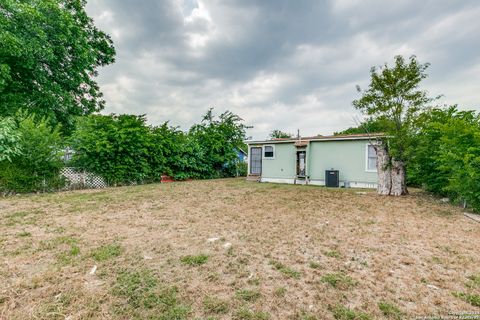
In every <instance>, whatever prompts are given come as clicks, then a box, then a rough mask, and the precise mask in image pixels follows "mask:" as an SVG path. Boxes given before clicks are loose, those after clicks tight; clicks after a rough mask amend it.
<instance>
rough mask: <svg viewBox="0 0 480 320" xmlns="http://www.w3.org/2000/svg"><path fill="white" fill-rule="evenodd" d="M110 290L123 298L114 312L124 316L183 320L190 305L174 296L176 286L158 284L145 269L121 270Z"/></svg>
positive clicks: (175, 294) (188, 311) (187, 313)
mask: <svg viewBox="0 0 480 320" xmlns="http://www.w3.org/2000/svg"><path fill="white" fill-rule="evenodd" d="M112 293H113V294H114V295H115V296H117V297H119V298H123V299H124V302H125V304H124V305H117V306H116V308H117V310H116V311H117V313H120V314H123V315H124V316H126V317H127V318H140V319H160V320H167V319H176V320H184V319H187V318H188V315H189V314H190V307H189V306H188V305H186V304H184V303H182V302H181V301H180V300H179V298H178V297H177V294H178V290H177V288H175V287H163V286H160V285H159V283H158V280H157V278H156V277H155V276H154V275H153V274H152V273H151V272H150V271H149V270H146V269H142V270H135V271H122V272H120V273H119V274H118V276H117V279H116V282H115V284H114V286H113V288H112Z"/></svg>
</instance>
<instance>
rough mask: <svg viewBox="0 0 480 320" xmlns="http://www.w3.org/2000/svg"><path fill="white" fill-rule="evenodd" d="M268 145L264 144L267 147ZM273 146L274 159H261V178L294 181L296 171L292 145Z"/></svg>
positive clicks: (280, 144) (279, 144)
mask: <svg viewBox="0 0 480 320" xmlns="http://www.w3.org/2000/svg"><path fill="white" fill-rule="evenodd" d="M267 145H268V144H265V146H267ZM272 146H274V148H275V149H274V158H273V159H268V158H263V159H262V180H263V178H273V179H294V178H295V171H296V153H295V152H296V148H295V146H294V145H293V143H277V144H272Z"/></svg>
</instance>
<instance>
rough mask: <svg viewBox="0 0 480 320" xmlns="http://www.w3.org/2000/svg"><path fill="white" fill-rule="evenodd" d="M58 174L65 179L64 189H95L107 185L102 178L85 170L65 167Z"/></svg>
mask: <svg viewBox="0 0 480 320" xmlns="http://www.w3.org/2000/svg"><path fill="white" fill-rule="evenodd" d="M60 174H61V175H62V176H63V177H65V179H67V185H66V186H65V188H66V189H70V190H71V189H97V188H105V187H107V183H106V182H105V180H104V179H103V178H102V177H100V176H98V175H96V174H93V173H90V172H87V171H85V170H79V169H77V168H73V167H65V168H63V169H62V171H61V172H60Z"/></svg>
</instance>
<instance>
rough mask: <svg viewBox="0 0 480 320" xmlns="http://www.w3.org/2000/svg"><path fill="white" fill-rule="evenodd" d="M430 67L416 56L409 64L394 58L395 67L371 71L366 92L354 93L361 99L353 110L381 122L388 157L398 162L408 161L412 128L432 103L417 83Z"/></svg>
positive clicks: (412, 57)
mask: <svg viewBox="0 0 480 320" xmlns="http://www.w3.org/2000/svg"><path fill="white" fill-rule="evenodd" d="M428 66H429V64H428V63H426V64H421V63H419V62H418V61H417V59H416V57H415V56H411V57H410V58H409V60H408V61H405V59H404V58H403V57H402V56H396V57H395V65H394V66H393V67H389V66H388V65H387V64H385V65H384V66H383V67H380V68H376V67H373V68H372V69H371V71H370V78H371V79H370V85H369V87H368V89H367V90H365V91H362V90H361V89H360V87H358V86H357V90H358V91H359V92H360V93H361V94H362V97H361V98H360V99H358V100H355V101H353V105H354V107H355V108H356V109H359V110H360V111H362V112H363V113H364V114H365V115H366V116H368V117H369V119H370V121H373V122H377V121H378V122H380V123H381V124H382V127H383V128H384V129H385V130H384V131H385V133H387V135H388V136H389V137H390V138H389V144H388V146H389V150H388V151H389V154H390V156H391V157H392V158H394V159H396V160H399V161H404V162H407V161H408V156H409V150H410V148H409V147H410V145H411V144H412V138H413V135H414V133H415V129H414V125H415V123H416V119H417V117H418V115H419V113H420V112H421V111H422V110H424V109H425V108H426V106H427V104H428V103H430V102H432V101H433V100H434V99H432V98H429V97H428V93H427V92H426V91H422V90H420V89H419V85H420V82H421V81H422V80H423V79H425V78H426V77H427V74H426V73H425V70H426V69H427V68H428Z"/></svg>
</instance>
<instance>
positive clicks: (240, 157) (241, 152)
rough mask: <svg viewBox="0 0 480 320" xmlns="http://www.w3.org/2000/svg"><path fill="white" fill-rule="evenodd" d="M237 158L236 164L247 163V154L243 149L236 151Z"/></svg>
mask: <svg viewBox="0 0 480 320" xmlns="http://www.w3.org/2000/svg"><path fill="white" fill-rule="evenodd" d="M237 157H238V162H248V153H246V152H245V151H244V150H243V149H241V148H238V149H237Z"/></svg>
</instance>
